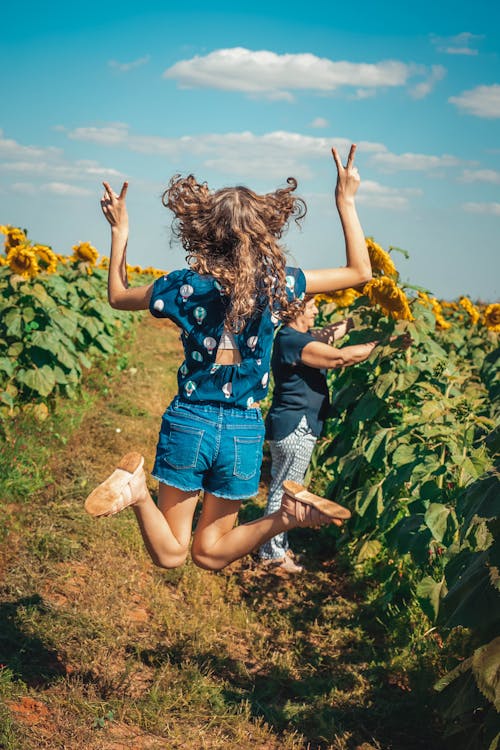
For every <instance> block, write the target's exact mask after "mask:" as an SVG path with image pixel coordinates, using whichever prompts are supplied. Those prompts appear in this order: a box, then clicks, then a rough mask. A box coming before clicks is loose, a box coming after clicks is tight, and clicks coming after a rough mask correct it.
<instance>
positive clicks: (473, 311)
mask: <svg viewBox="0 0 500 750" xmlns="http://www.w3.org/2000/svg"><path fill="white" fill-rule="evenodd" d="M460 306H461V307H463V308H464V310H465V311H466V312H468V313H469V315H470V319H471V321H472V323H473V324H476V323H477V321H478V320H479V318H480V317H481V313H480V312H479V310H478V309H477V307H476V306H475V305H473V304H472V302H471V301H470V299H469V298H468V297H461V299H460Z"/></svg>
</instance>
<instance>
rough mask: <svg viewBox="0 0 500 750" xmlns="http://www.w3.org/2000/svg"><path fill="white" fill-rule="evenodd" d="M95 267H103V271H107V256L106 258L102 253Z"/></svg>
mask: <svg viewBox="0 0 500 750" xmlns="http://www.w3.org/2000/svg"><path fill="white" fill-rule="evenodd" d="M97 268H103V269H104V270H105V271H107V270H108V268H109V258H106V256H105V255H103V256H102V258H101V260H100V261H99V263H98V264H97Z"/></svg>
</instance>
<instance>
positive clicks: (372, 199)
mask: <svg viewBox="0 0 500 750" xmlns="http://www.w3.org/2000/svg"><path fill="white" fill-rule="evenodd" d="M418 195H422V191H421V190H420V189H418V188H393V187H388V186H387V185H381V184H380V183H379V182H375V181H373V180H362V181H361V185H360V187H359V192H358V195H357V201H358V203H360V204H365V205H367V206H370V207H372V208H388V209H393V210H396V211H401V210H405V209H406V208H408V205H409V199H410V198H411V197H413V196H418Z"/></svg>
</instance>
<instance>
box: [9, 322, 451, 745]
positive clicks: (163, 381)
mask: <svg viewBox="0 0 500 750" xmlns="http://www.w3.org/2000/svg"><path fill="white" fill-rule="evenodd" d="M127 357H128V363H127V366H126V367H125V368H123V367H122V365H123V363H122V365H121V366H120V367H121V369H120V371H115V372H114V373H113V372H111V371H108V372H106V370H104V371H99V372H97V373H95V374H93V375H92V376H91V378H90V380H89V384H88V386H87V395H86V397H85V399H84V402H83V403H82V408H81V409H80V414H79V416H78V418H76V417H74V416H72V414H73V412H72V411H71V409H73V411H76V412H78V411H79V409H78V405H73V406H72V407H71V409H69V407H68V409H69V411H66V412H65V417H64V420H65V421H64V420H63V421H64V424H65V426H64V424H62V423H61V419H62V417H61V418H60V422H59V423H58V427H57V430H56V429H55V428H54V427H52V428H51V429H49V428H46V429H45V433H43V430H40V428H34V430H35V431H34V434H33V436H32V439H33V441H34V442H32V443H31V445H28V446H27V449H26V450H27V451H28V452H29V451H30V450H31V451H32V452H33V451H34V450H35V446H36V444H37V441H38V444H39V445H40V442H41V441H42V442H43V445H44V450H45V453H44V454H43V455H44V456H50V461H48V462H47V461H45V459H44V460H43V463H44V465H43V466H42V467H39V468H38V469H37V473H36V474H34V475H33V477H32V485H33V488H34V491H33V493H29V496H28V494H27V493H25V494H24V495H22V493H21V494H19V493H14V495H13V497H9V496H6V495H4V498H3V501H1V502H0V509H1V512H2V514H3V515H2V519H3V520H4V522H5V523H4V528H5V529H6V533H5V535H4V541H3V544H2V545H0V572H1V574H2V578H3V583H2V586H1V588H0V662H1V663H2V668H0V746H2V747H5V748H6V750H18V749H19V750H32V749H33V750H35V749H36V750H38V748H50V749H51V750H56V749H59V748H61V750H62V749H63V748H64V749H65V750H73V749H74V750H77V749H78V750H81V748H85V749H86V750H124V749H125V748H134V750H141V749H142V748H144V749H149V748H151V750H153V749H156V748H162V749H163V750H170V749H172V750H174V749H176V748H182V750H202V749H203V748H210V750H212V749H213V750H216V749H218V748H221V749H222V748H224V750H227V748H240V749H243V750H245V749H246V748H254V749H257V750H278V749H279V750H307V749H308V750H315V749H316V750H319V749H320V748H321V749H322V750H326V749H327V748H330V749H331V750H354V748H358V747H359V748H362V750H370V748H371V749H372V750H382V749H383V750H400V749H402V748H405V750H423V748H425V749H426V750H432V748H433V747H435V748H438V747H441V745H440V744H436V745H434V744H433V742H434V740H433V733H432V730H431V728H429V729H425V728H424V723H423V718H422V715H421V712H422V711H423V710H424V708H423V707H422V706H421V705H420V704H419V702H418V700H417V698H416V697H414V696H413V694H412V693H411V691H410V690H409V689H408V685H409V684H410V683H411V679H409V678H408V679H406V681H404V680H399V681H398V680H397V679H394V675H392V676H390V675H388V674H386V673H384V670H383V666H382V665H383V664H384V659H386V655H385V653H384V644H383V638H382V637H381V633H380V632H379V630H378V629H377V626H376V623H373V622H371V621H370V613H369V612H367V611H366V610H365V609H364V608H363V603H362V601H361V599H360V598H359V594H358V593H356V591H355V590H354V589H353V587H352V585H351V584H350V583H349V580H348V579H347V576H346V574H345V573H342V572H339V570H337V568H336V565H335V562H334V561H332V550H333V542H332V539H331V537H330V536H329V535H328V533H327V532H320V533H319V536H318V535H317V536H316V537H315V539H316V542H315V544H313V536H312V534H311V533H309V532H307V531H301V532H297V535H296V543H297V544H298V545H299V546H303V547H305V548H306V549H308V550H309V558H308V560H307V565H308V568H309V572H307V573H305V574H304V575H302V576H301V577H300V578H287V577H286V576H280V575H278V574H264V573H263V572H262V570H261V569H259V567H258V566H257V565H256V564H255V563H254V562H253V561H252V560H251V559H250V558H247V559H246V560H244V561H242V562H240V563H238V564H235V565H234V566H231V567H230V568H229V569H228V570H226V571H223V572H221V573H218V574H213V573H209V572H206V571H202V570H200V569H198V568H196V567H194V566H193V565H192V564H191V563H188V564H187V565H186V566H185V567H184V568H183V569H181V570H177V571H170V572H161V571H158V570H156V569H154V568H153V566H152V564H151V563H150V561H149V558H148V557H147V555H146V553H145V552H144V550H143V546H142V542H141V539H140V535H139V533H138V531H137V527H136V524H135V520H134V517H133V515H132V514H131V513H130V512H125V513H123V514H121V515H119V516H118V517H116V518H112V519H107V520H103V521H98V522H96V521H94V520H93V519H91V518H89V517H88V516H86V515H85V514H84V513H83V510H82V503H83V500H84V498H85V496H86V494H87V493H88V490H89V488H91V487H92V486H93V485H94V484H95V483H96V482H98V481H100V480H101V479H102V478H103V477H104V476H105V475H106V474H108V473H109V468H110V465H112V464H113V462H114V461H115V460H116V458H117V457H119V456H120V455H121V454H122V453H124V452H127V451H128V450H133V449H138V450H141V452H143V453H144V454H145V456H146V466H147V468H149V469H150V468H151V467H152V463H153V457H154V449H155V444H156V438H157V432H158V427H159V418H160V416H161V414H162V412H163V410H164V408H165V406H166V404H167V403H168V400H169V399H170V398H171V396H172V395H173V393H174V392H175V389H176V377H175V373H176V369H177V366H178V363H179V357H180V345H179V342H178V337H177V332H176V330H175V329H174V328H173V327H172V326H170V325H169V324H168V323H166V324H165V323H161V322H160V321H156V320H153V319H149V318H145V319H144V320H143V321H142V322H141V323H140V324H139V326H138V332H137V339H136V342H135V343H134V344H133V345H132V346H131V349H130V352H129V353H128V355H127ZM110 367H111V366H110ZM111 369H112V368H111ZM65 408H66V407H65ZM63 411H64V410H63ZM37 429H38V433H37V431H36V430H37ZM65 430H66V431H65ZM118 430H119V431H118ZM56 432H57V435H55V434H54V433H56ZM27 465H28V466H30V465H31V464H29V463H28V464H27ZM23 466H24V464H23ZM23 471H24V469H23ZM25 474H26V472H25ZM23 477H24V478H23V481H24V483H25V484H24V485H23V487H24V486H28V487H29V482H28V480H29V478H30V474H29V471H28V472H27V474H26V476H24V475H23ZM264 478H265V473H264ZM16 481H17V480H16ZM14 484H15V483H14ZM12 486H14V485H12ZM15 486H16V487H19V486H20V485H19V482H17V484H15ZM151 489H152V490H153V491H154V490H155V489H156V488H155V487H154V485H152V487H151ZM261 490H262V493H261V497H260V499H259V500H258V501H257V502H256V503H250V504H249V505H248V506H247V508H246V509H245V510H244V514H243V515H244V517H247V518H249V517H252V516H255V515H256V514H257V513H259V512H260V511H261V508H262V504H263V500H264V493H265V483H264V482H263V484H262V487H261ZM4 493H5V490H4ZM318 539H319V543H318ZM419 712H420V714H419ZM2 743H3V744H2ZM362 743H363V744H362Z"/></svg>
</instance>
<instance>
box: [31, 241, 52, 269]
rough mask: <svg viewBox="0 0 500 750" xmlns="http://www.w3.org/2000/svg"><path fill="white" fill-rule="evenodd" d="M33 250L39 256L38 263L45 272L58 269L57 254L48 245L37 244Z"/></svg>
mask: <svg viewBox="0 0 500 750" xmlns="http://www.w3.org/2000/svg"><path fill="white" fill-rule="evenodd" d="M33 250H34V251H35V253H36V255H37V256H38V263H39V264H40V266H41V268H42V270H43V271H45V273H55V272H56V271H57V255H56V254H55V253H54V252H53V251H52V250H51V249H50V247H47V246H46V245H35V246H34V248H33Z"/></svg>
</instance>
